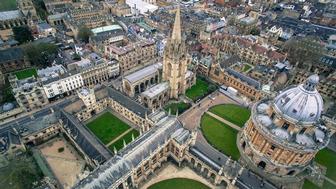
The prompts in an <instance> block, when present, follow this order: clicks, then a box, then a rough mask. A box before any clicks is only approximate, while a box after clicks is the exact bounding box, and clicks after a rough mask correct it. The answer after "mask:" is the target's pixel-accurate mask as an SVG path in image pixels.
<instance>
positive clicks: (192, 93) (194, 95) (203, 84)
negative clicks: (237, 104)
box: [186, 78, 216, 101]
mask: <svg viewBox="0 0 336 189" xmlns="http://www.w3.org/2000/svg"><path fill="white" fill-rule="evenodd" d="M215 90H216V86H215V85H214V84H211V83H209V82H207V81H205V80H204V79H201V78H197V79H196V84H195V85H194V86H192V87H191V88H190V89H188V90H187V91H186V96H187V97H189V98H190V99H191V100H193V101H196V100H198V99H201V98H202V97H204V96H206V95H207V94H209V93H211V92H213V91H215Z"/></svg>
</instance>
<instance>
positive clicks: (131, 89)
mask: <svg viewBox="0 0 336 189" xmlns="http://www.w3.org/2000/svg"><path fill="white" fill-rule="evenodd" d="M161 69H162V65H161V63H156V64H152V65H150V66H146V67H144V68H142V69H140V70H138V71H135V72H133V73H131V74H128V75H126V76H124V77H123V79H122V86H123V91H124V93H126V94H127V95H128V96H130V97H134V96H135V95H138V94H140V93H142V92H144V91H145V90H147V89H148V88H150V87H152V86H153V85H155V84H157V83H159V82H160V70H161Z"/></svg>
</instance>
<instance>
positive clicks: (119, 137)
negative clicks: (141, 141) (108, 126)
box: [105, 128, 133, 147]
mask: <svg viewBox="0 0 336 189" xmlns="http://www.w3.org/2000/svg"><path fill="white" fill-rule="evenodd" d="M132 130H133V128H129V129H128V130H127V131H125V132H123V134H121V135H119V136H118V137H117V138H115V139H113V140H112V141H111V142H109V143H108V144H106V145H105V146H106V147H108V146H110V145H111V144H113V143H114V142H115V141H117V140H119V139H121V138H122V137H123V136H125V135H126V134H127V133H129V132H131V131H132Z"/></svg>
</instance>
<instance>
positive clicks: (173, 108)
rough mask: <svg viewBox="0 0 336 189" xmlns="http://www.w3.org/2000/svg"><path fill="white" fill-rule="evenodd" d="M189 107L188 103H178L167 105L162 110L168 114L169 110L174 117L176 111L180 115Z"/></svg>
mask: <svg viewBox="0 0 336 189" xmlns="http://www.w3.org/2000/svg"><path fill="white" fill-rule="evenodd" d="M190 107H191V105H190V104H189V103H184V102H179V103H171V104H168V105H167V106H166V107H165V108H164V109H165V110H166V111H167V112H168V111H169V108H170V112H171V114H173V115H176V111H177V110H178V113H179V114H182V113H183V112H184V111H186V110H187V109H188V108H190Z"/></svg>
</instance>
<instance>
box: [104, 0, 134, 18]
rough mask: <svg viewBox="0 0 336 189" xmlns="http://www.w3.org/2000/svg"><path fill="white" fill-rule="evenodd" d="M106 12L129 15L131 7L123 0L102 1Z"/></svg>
mask: <svg viewBox="0 0 336 189" xmlns="http://www.w3.org/2000/svg"><path fill="white" fill-rule="evenodd" d="M103 6H104V9H105V10H106V12H108V13H111V14H113V15H116V16H129V15H132V14H131V7H130V6H129V5H128V4H126V2H125V0H109V1H105V2H103Z"/></svg>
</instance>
